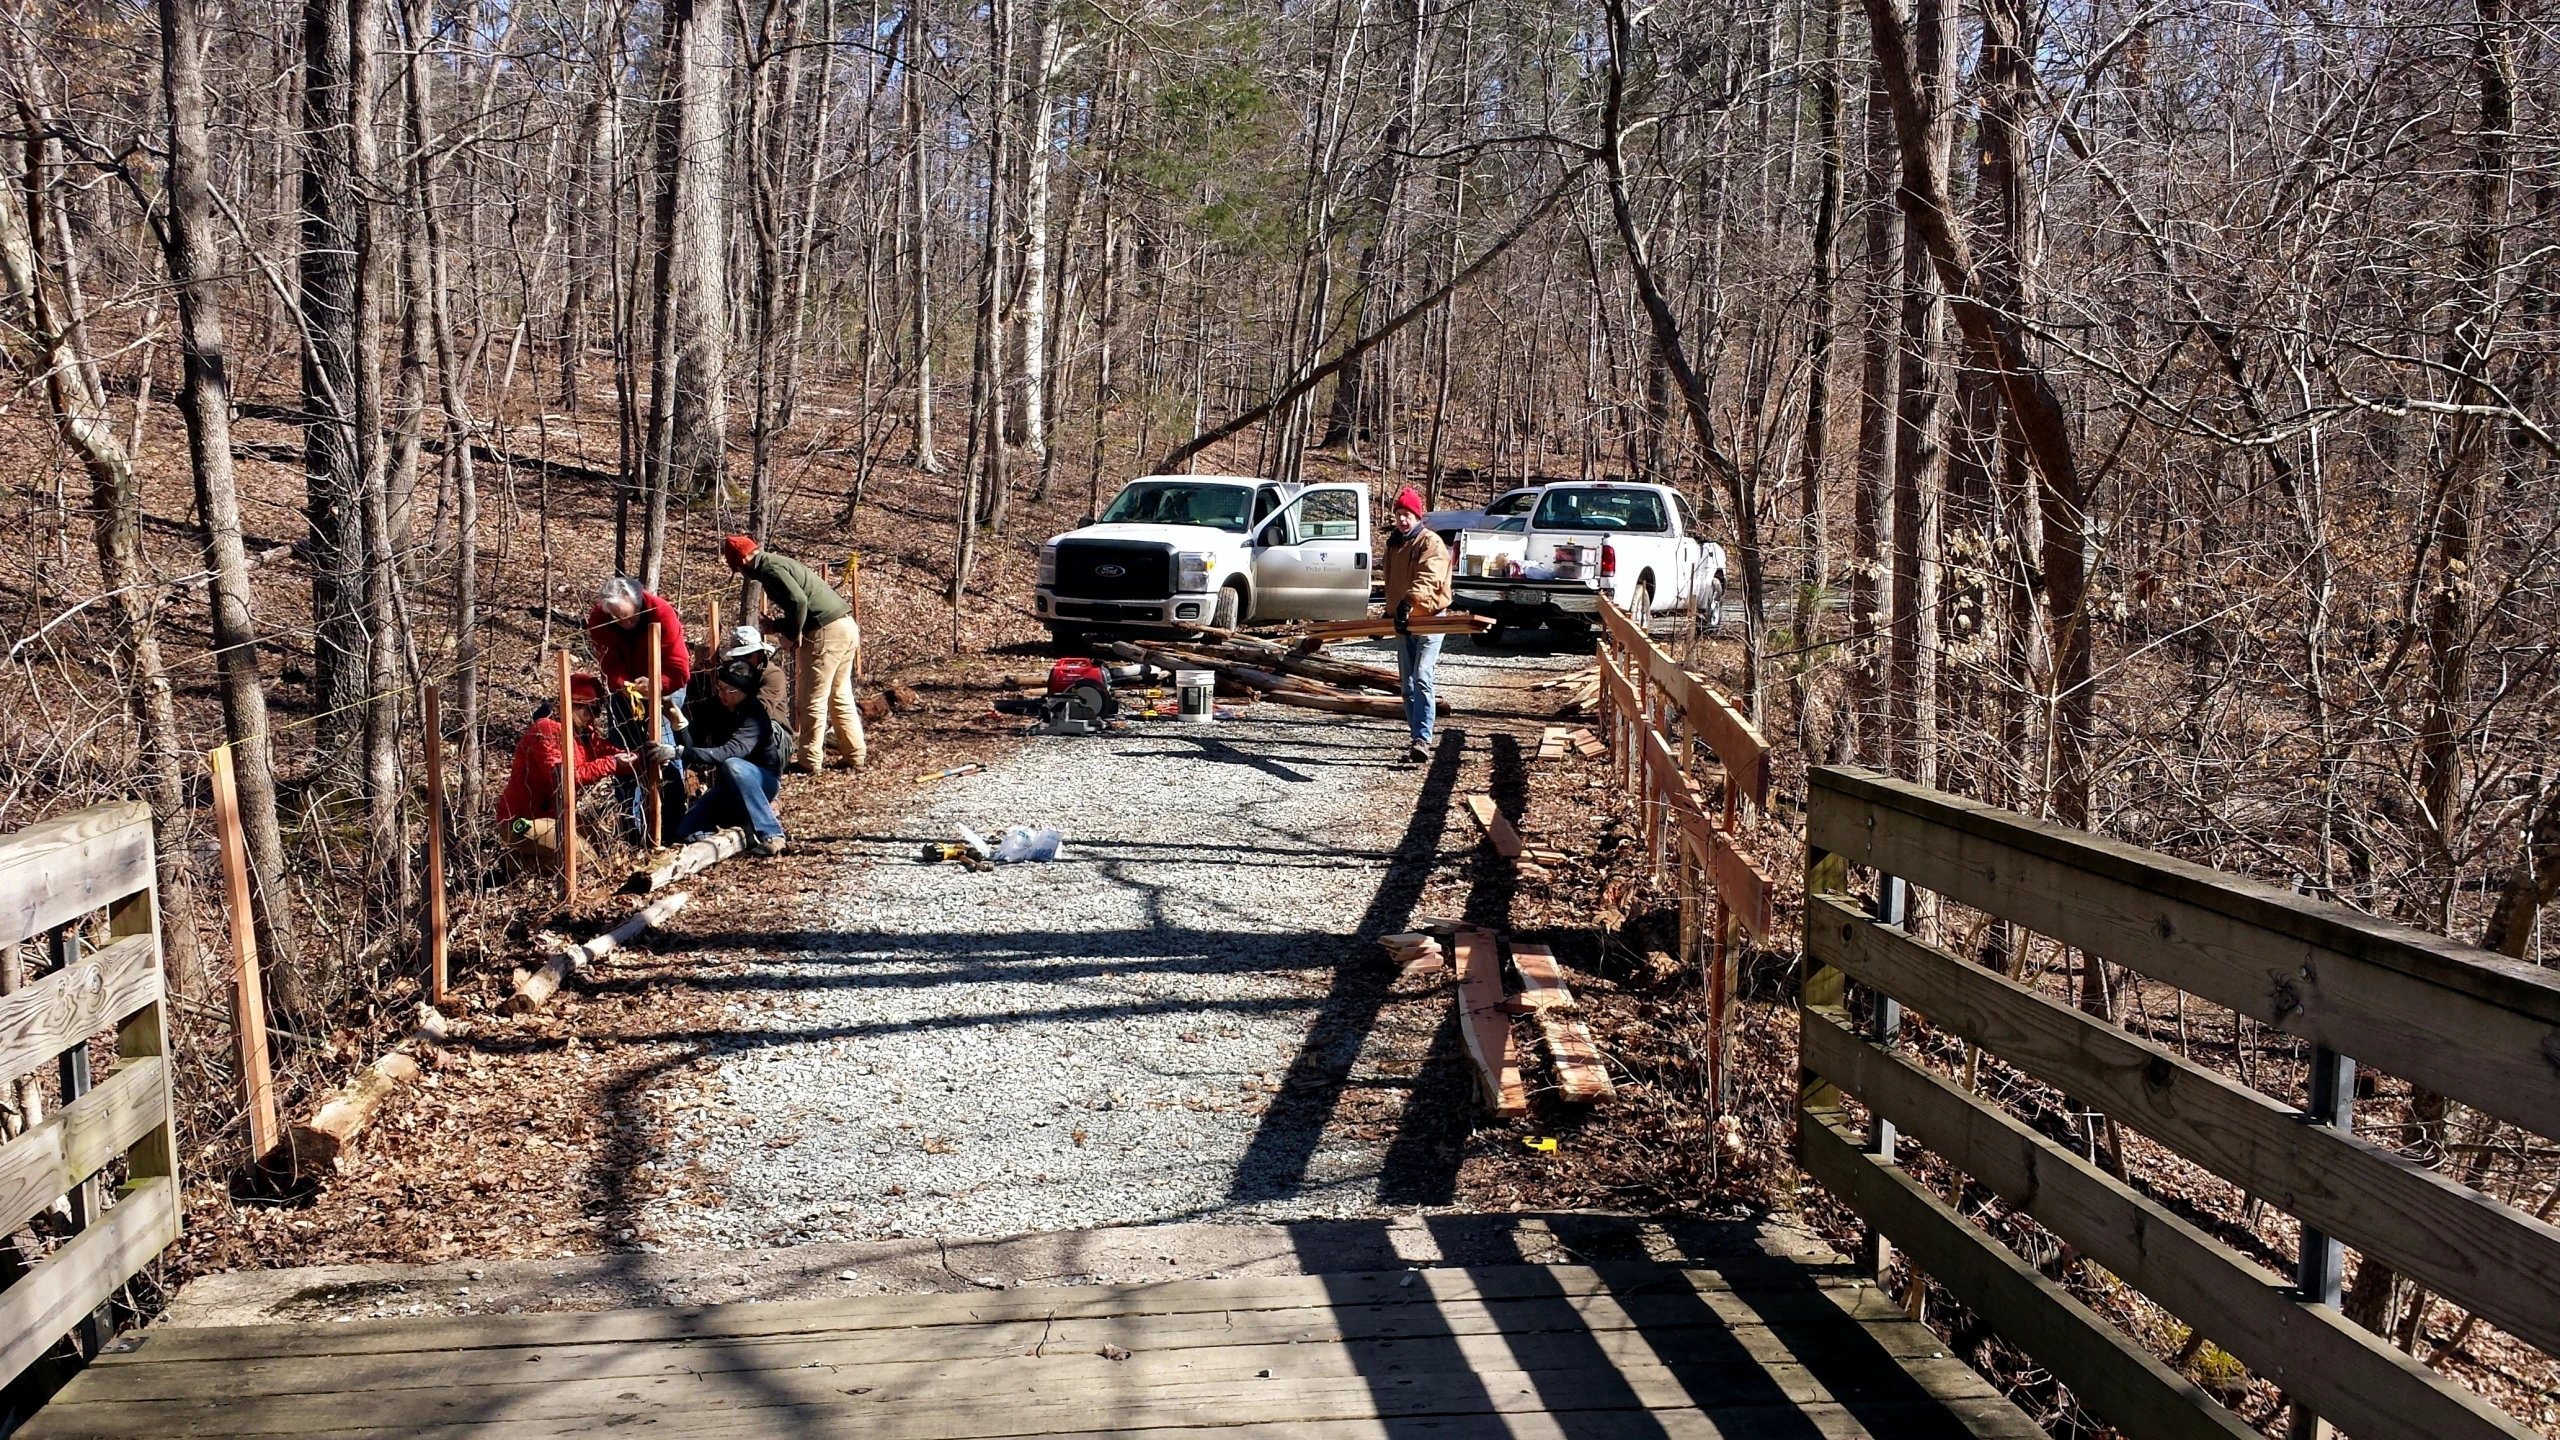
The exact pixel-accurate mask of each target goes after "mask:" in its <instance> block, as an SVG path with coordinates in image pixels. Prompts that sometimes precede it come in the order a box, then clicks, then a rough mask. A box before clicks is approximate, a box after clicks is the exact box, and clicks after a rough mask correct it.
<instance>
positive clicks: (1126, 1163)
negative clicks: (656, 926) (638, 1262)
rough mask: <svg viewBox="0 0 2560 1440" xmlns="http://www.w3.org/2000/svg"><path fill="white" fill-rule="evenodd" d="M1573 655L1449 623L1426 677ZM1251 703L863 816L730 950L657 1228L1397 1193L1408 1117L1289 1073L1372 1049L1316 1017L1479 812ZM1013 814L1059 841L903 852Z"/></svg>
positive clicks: (1354, 732) (865, 1231) (912, 1219)
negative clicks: (1485, 636)
mask: <svg viewBox="0 0 2560 1440" xmlns="http://www.w3.org/2000/svg"><path fill="white" fill-rule="evenodd" d="M1587 653H1588V652H1587V650H1586V651H1585V652H1584V654H1585V655H1587ZM1363 658H1369V659H1377V660H1383V658H1384V656H1383V652H1380V653H1379V654H1377V655H1374V656H1367V657H1363ZM1581 659H1582V657H1581V656H1576V655H1571V654H1547V653H1535V652H1533V653H1529V654H1520V655H1513V654H1504V655H1501V656H1499V657H1487V656H1485V655H1484V654H1483V652H1481V651H1480V650H1478V649H1476V648H1475V647H1473V646H1471V645H1470V644H1469V643H1468V642H1464V641H1459V642H1455V643H1453V644H1452V645H1451V646H1450V648H1449V650H1448V652H1447V657H1446V659H1445V660H1444V662H1443V667H1442V675H1443V677H1444V685H1447V686H1449V688H1450V689H1451V690H1452V692H1453V693H1454V694H1455V695H1456V696H1457V697H1458V698H1460V699H1462V700H1463V699H1464V698H1466V697H1467V696H1468V695H1469V694H1471V693H1473V692H1474V691H1475V688H1476V687H1475V685H1474V684H1472V683H1471V682H1479V681H1483V682H1493V683H1494V684H1495V685H1498V686H1499V687H1500V688H1501V689H1502V690H1504V691H1508V690H1509V688H1510V686H1511V685H1516V684H1517V683H1518V681H1519V679H1520V678H1521V677H1520V675H1519V673H1518V672H1520V671H1523V670H1552V669H1554V668H1558V667H1560V666H1568V665H1571V664H1575V663H1580V661H1581ZM1250 713H1252V714H1253V715H1254V716H1255V717H1256V718H1254V719H1252V720H1249V721H1241V722H1221V723H1219V724H1217V725H1215V726H1213V727H1193V726H1183V725H1178V724H1172V723H1155V724H1148V725H1146V726H1144V727H1143V728H1138V729H1134V730H1131V731H1127V732H1123V733H1120V734H1117V735H1113V736H1108V737H1078V738H1063V737H1061V738H1048V739H1041V740H1036V741H1034V742H1032V743H1031V744H1029V745H1028V746H1026V747H1024V749H1023V750H1022V751H1020V752H1019V753H1018V754H1017V755H1016V756H1015V757H1014V758H1012V759H1010V760H1008V761H1006V762H1004V763H1002V764H1000V765H998V766H996V767H995V768H993V769H992V770H990V771H988V772H986V773H982V774H978V775H973V776H967V777H963V778H961V779H958V780H954V781H949V782H944V783H943V784H942V785H940V786H937V787H936V788H935V789H934V790H932V791H931V792H930V794H931V797H932V802H933V803H932V804H931V806H930V808H927V809H925V810H923V811H922V812H921V813H920V814H918V815H917V816H915V817H914V818H913V819H911V820H910V821H908V822H907V823H905V824H903V825H901V826H899V827H897V833H895V834H891V835H879V836H870V837H864V838H863V840H862V841H861V842H860V843H859V844H858V845H857V846H856V847H855V848H856V851H857V853H858V854H859V855H860V857H861V858H860V859H858V860H857V861H856V862H855V863H854V864H853V866H852V867H851V868H850V869H849V870H848V871H847V872H846V873H845V874H844V876H843V879H842V883H841V886H840V888H838V889H836V890H834V891H833V892H832V893H829V894H826V895H824V896H822V897H820V899H819V900H818V902H817V906H816V910H815V913H813V914H811V915H810V916H809V920H808V924H809V926H810V928H809V929H808V930H807V931H805V932H803V933H802V934H800V935H797V936H793V937H790V939H791V940H792V941H793V942H794V944H795V948H791V949H774V950H770V951H766V952H764V953H761V954H758V955H756V956H755V957H754V958H753V960H752V961H751V963H750V966H749V971H748V974H747V975H745V976H742V977H740V981H741V983H742V985H743V986H744V988H745V990H746V998H744V999H742V1000H741V1001H740V1002H739V1005H738V1008H737V1010H736V1011H735V1013H733V1015H732V1017H731V1025H732V1027H733V1038H731V1039H730V1040H729V1041H728V1042H726V1044H725V1046H724V1047H723V1052H722V1056H721V1058H722V1063H721V1065H720V1068H719V1071H718V1073H717V1076H716V1077H715V1079H714V1080H713V1082H712V1090H713V1092H714V1095H715V1097H716V1098H715V1099H714V1101H713V1103H710V1104H707V1105H705V1106H704V1107H703V1108H701V1109H700V1110H699V1111H696V1112H693V1119H692V1123H690V1124H689V1125H688V1126H687V1127H686V1131H687V1133H686V1134H685V1135H684V1136H683V1138H682V1140H681V1141H680V1142H679V1145H678V1146H677V1147H675V1148H674V1149H673V1151H672V1156H671V1159H670V1160H669V1161H668V1162H666V1163H669V1164H673V1165H678V1166H681V1167H683V1169H682V1171H681V1177H682V1178H681V1180H680V1188H679V1189H678V1190H677V1191H676V1192H675V1193H673V1194H671V1195H670V1196H668V1197H667V1198H666V1199H665V1200H662V1201H661V1202H660V1203H659V1205H658V1206H657V1208H656V1210H655V1212H654V1213H653V1214H652V1215H651V1216H650V1223H649V1225H648V1227H647V1228H648V1230H649V1232H650V1234H651V1236H652V1238H653V1240H654V1241H655V1242H656V1243H658V1244H660V1245H676V1246H737V1245H757V1244H784V1243H802V1242H808V1241H817V1240H838V1239H862V1238H875V1237H883V1236H895V1235H907V1236H946V1237H959V1236H998V1235H1010V1234H1016V1233H1021V1232H1026V1231H1036V1230H1051V1229H1066V1228H1081V1227H1088V1226H1096V1225H1106V1224H1122V1223H1130V1222H1141V1221H1163V1220H1174V1219H1237V1220H1244V1219H1255V1220H1271V1219H1286V1218H1300V1217H1308V1216H1343V1215H1356V1214H1365V1213H1376V1212H1377V1211H1378V1210H1379V1209H1380V1208H1381V1206H1382V1204H1385V1203H1391V1202H1392V1201H1393V1200H1394V1199H1395V1197H1394V1196H1393V1195H1392V1194H1390V1195H1387V1196H1384V1197H1382V1194H1381V1182H1382V1177H1388V1176H1390V1174H1391V1165H1392V1163H1393V1161H1392V1156H1391V1151H1392V1150H1393V1148H1394V1144H1395V1137H1393V1136H1381V1135H1380V1134H1379V1133H1378V1127H1377V1126H1375V1125H1359V1124H1351V1123H1346V1122H1345V1121H1344V1119H1343V1118H1342V1112H1343V1109H1344V1107H1342V1106H1338V1105H1336V1104H1335V1103H1333V1100H1332V1098H1331V1096H1330V1095H1328V1096H1327V1097H1326V1098H1325V1100H1324V1102H1323V1103H1317V1104H1309V1103H1300V1102H1301V1100H1302V1099H1303V1097H1304V1096H1305V1095H1306V1093H1307V1092H1309V1091H1310V1090H1313V1089H1318V1088H1326V1087H1331V1088H1337V1089H1338V1088H1339V1086H1340V1085H1341V1083H1342V1082H1343V1081H1344V1080H1346V1079H1349V1078H1351V1076H1352V1073H1353V1067H1354V1065H1355V1063H1356V1062H1357V1061H1358V1059H1359V1056H1358V1054H1357V1052H1358V1051H1359V1050H1360V1048H1361V1047H1362V1045H1363V1043H1364V1031H1363V1029H1362V1028H1361V1026H1360V1025H1359V1024H1357V1023H1333V1022H1335V1021H1340V1020H1343V1019H1344V1018H1345V1017H1343V1016H1341V1015H1339V1014H1337V1013H1336V1012H1339V1011H1341V1010H1342V1009H1343V1008H1344V1006H1345V1004H1346V999H1345V997H1346V988H1345V985H1344V982H1343V978H1342V977H1343V976H1345V975H1349V974H1354V973H1368V972H1383V971H1384V970H1385V967H1384V964H1383V962H1382V961H1381V960H1380V959H1379V958H1378V952H1377V951H1376V950H1375V948H1374V947H1373V946H1372V945H1371V944H1370V943H1369V942H1370V940H1371V938H1372V937H1374V936H1375V935H1377V934H1380V933H1384V932H1386V931H1388V930H1391V929H1395V928H1399V927H1401V926H1402V925H1403V924H1404V923H1405V922H1406V920H1407V918H1408V912H1409V909H1410V905H1411V898H1410V897H1411V896H1412V894H1414V893H1415V892H1416V891H1418V889H1419V886H1420V882H1421V879H1422V877H1423V876H1424V875H1426V874H1427V873H1428V872H1429V870H1430V869H1431V867H1432V865H1433V863H1434V860H1435V858H1436V855H1437V852H1438V851H1439V849H1440V848H1441V846H1442V844H1443V843H1447V844H1451V845H1454V846H1457V847H1458V848H1464V847H1465V846H1466V845H1470V844H1472V843H1473V841H1474V836H1473V835H1472V833H1460V832H1455V831H1450V832H1447V833H1446V835H1445V837H1444V834H1443V829H1442V827H1441V825H1440V823H1439V821H1438V819H1437V817H1434V820H1433V822H1432V823H1431V824H1429V825H1424V824H1422V823H1420V822H1418V821H1417V820H1416V806H1415V798H1416V796H1417V794H1418V793H1419V792H1420V791H1421V790H1422V788H1423V784H1424V781H1425V779H1426V776H1427V773H1436V772H1437V771H1439V770H1441V769H1442V768H1444V767H1442V766H1434V767H1432V772H1426V771H1424V770H1422V769H1420V768H1416V767H1409V766H1405V765H1401V764H1399V763H1397V756H1398V753H1399V751H1400V750H1401V749H1402V747H1403V743H1404V737H1403V728H1402V726H1401V725H1399V724H1394V723H1390V722H1384V721H1372V720H1365V719H1353V718H1349V717H1337V716H1329V715H1321V714H1316V713H1314V712H1305V711H1288V710H1283V709H1281V708H1280V707H1277V706H1269V705H1264V706H1257V707H1253V709H1252V711H1251V712H1250ZM1476 743H1478V744H1481V743H1482V741H1481V740H1479V741H1477V742H1476ZM1445 768H1447V769H1449V770H1451V771H1452V772H1454V765H1451V766H1447V767H1445ZM891 783H895V782H894V780H893V781H892V782H891ZM1017 823H1028V824H1053V825H1055V826H1057V827H1058V828H1059V829H1060V830H1062V831H1063V832H1064V834H1065V836H1066V848H1065V853H1064V855H1063V857H1062V858H1061V859H1060V860H1058V861H1057V862H1055V863H1051V864H1044V865H1010V866H1001V867H998V868H996V869H995V870H992V871H983V872H972V871H969V870H966V869H963V868H960V867H958V866H955V865H926V864H920V863H918V862H917V861H916V859H915V858H914V857H915V852H916V850H917V847H918V846H919V845H920V844H921V843H922V842H924V841H926V840H928V839H931V840H944V839H949V838H952V837H953V835H954V834H955V833H956V827H958V826H960V825H963V824H967V825H971V826H974V827H976V828H978V829H979V830H980V831H981V832H982V833H986V834H988V835H990V837H992V836H994V835H995V834H998V833H1000V832H1001V830H1002V828H1003V827H1004V826H1006V825H1009V824H1017ZM1417 836H1418V837H1419V838H1418V839H1417V838H1416V837H1417ZM1400 848H1401V849H1403V850H1404V851H1405V852H1406V855H1405V858H1404V859H1403V860H1397V859H1396V858H1395V856H1396V853H1397V852H1398V850H1399V849H1400ZM1399 897H1402V898H1401V899H1400V898H1399ZM777 938H780V937H777ZM1372 983H1373V984H1376V985H1377V986H1379V987H1380V988H1383V981H1375V982H1372ZM1350 1003H1352V1004H1353V1006H1354V1007H1355V1008H1356V1006H1357V1004H1358V1003H1360V1002H1358V1001H1357V1000H1356V998H1355V999H1354V1000H1353V1001H1351V1002H1350ZM1374 1009H1375V1007H1374V1005H1372V1006H1371V1013H1372V1014H1374ZM1349 1018H1350V1020H1352V1021H1354V1022H1356V1020H1357V1018H1358V1017H1356V1016H1354V1017H1349ZM1460 1133H1461V1134H1463V1129H1461V1131H1460Z"/></svg>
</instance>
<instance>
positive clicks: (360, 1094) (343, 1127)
mask: <svg viewBox="0 0 2560 1440" xmlns="http://www.w3.org/2000/svg"><path fill="white" fill-rule="evenodd" d="M445 1038H446V1028H445V1019H444V1016H442V1015H440V1014H438V1013H436V1008H435V1007H434V1006H432V1005H421V1006H419V1007H418V1028H417V1029H415V1030H412V1031H410V1032H409V1034H408V1036H407V1038H405V1039H403V1040H402V1041H401V1042H400V1043H399V1044H397V1045H394V1046H392V1047H391V1048H390V1049H389V1050H386V1051H384V1052H383V1054H382V1056H381V1057H380V1058H379V1059H377V1060H375V1061H374V1062H373V1063H372V1064H370V1065H367V1066H366V1067H364V1069H363V1070H362V1071H360V1072H358V1073H357V1075H356V1078H355V1079H353V1080H351V1081H349V1082H347V1084H346V1085H345V1086H343V1087H341V1088H340V1089H338V1090H337V1091H336V1092H334V1093H332V1094H331V1095H330V1096H329V1098H328V1099H326V1100H324V1101H322V1102H321V1104H320V1108H319V1109H317V1110H315V1111H313V1112H312V1114H311V1118H310V1119H308V1120H305V1121H303V1122H302V1123H300V1124H298V1125H296V1126H294V1127H293V1128H292V1129H291V1130H289V1131H287V1132H285V1141H284V1158H285V1163H286V1164H288V1165H290V1166H291V1167H292V1169H293V1173H294V1174H296V1175H316V1174H319V1173H320V1172H322V1171H324V1170H343V1169H345V1168H346V1162H347V1157H348V1155H350V1154H351V1153H352V1152H353V1151H354V1149H355V1142H356V1137H357V1136H359V1135H362V1134H363V1133H364V1132H365V1129H366V1127H368V1126H370V1125H371V1124H373V1117H374V1115H375V1114H376V1113H377V1112H378V1111H380V1110H381V1109H382V1102H383V1101H385V1100H387V1099H389V1098H391V1095H392V1093H393V1092H394V1091H396V1090H398V1089H399V1088H400V1087H401V1086H403V1085H406V1084H408V1083H409V1082H410V1081H412V1080H415V1079H417V1078H418V1053H419V1052H420V1051H422V1050H432V1049H434V1048H435V1047H437V1046H439V1045H442V1044H443V1043H444V1042H445Z"/></svg>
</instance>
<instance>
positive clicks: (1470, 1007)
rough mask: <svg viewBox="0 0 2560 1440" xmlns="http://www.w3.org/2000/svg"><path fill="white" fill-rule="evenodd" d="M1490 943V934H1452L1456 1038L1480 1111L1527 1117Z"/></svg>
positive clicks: (1526, 1094)
mask: <svg viewBox="0 0 2560 1440" xmlns="http://www.w3.org/2000/svg"><path fill="white" fill-rule="evenodd" d="M1496 943H1497V942H1496V940H1495V937H1494V933H1493V932H1492V931H1490V930H1474V929H1468V930H1461V931H1459V932H1458V940H1457V947H1458V956H1457V959H1458V1034H1459V1036H1460V1038H1461V1039H1463V1040H1464V1041H1465V1042H1466V1046H1467V1058H1468V1059H1470V1060H1472V1061H1474V1062H1475V1070H1476V1084H1477V1088H1478V1089H1479V1090H1480V1091H1481V1092H1482V1094H1483V1096H1484V1103H1485V1106H1486V1108H1487V1109H1490V1110H1491V1111H1493V1113H1494V1114H1496V1115H1498V1116H1501V1117H1502V1118H1504V1119H1506V1120H1509V1119H1516V1118H1517V1117H1519V1116H1522V1115H1526V1114H1528V1113H1529V1089H1528V1087H1527V1086H1526V1085H1523V1084H1522V1083H1521V1082H1520V1063H1519V1059H1518V1056H1517V1055H1516V1054H1515V1053H1514V1052H1513V1050H1512V1035H1511V1018H1510V1016H1509V1015H1507V1014H1505V1013H1504V1001H1503V995H1502V960H1501V958H1500V956H1498V955H1497V954H1496V953H1495V949H1496Z"/></svg>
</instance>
